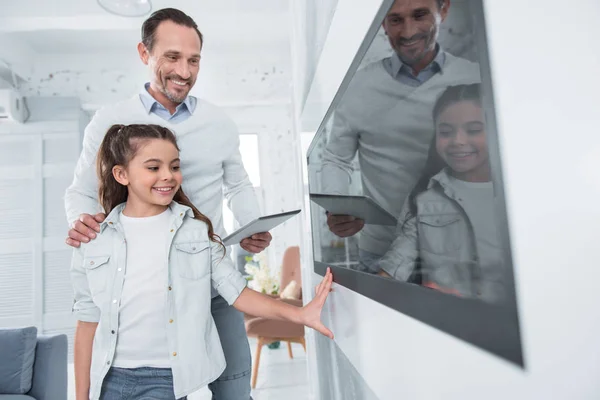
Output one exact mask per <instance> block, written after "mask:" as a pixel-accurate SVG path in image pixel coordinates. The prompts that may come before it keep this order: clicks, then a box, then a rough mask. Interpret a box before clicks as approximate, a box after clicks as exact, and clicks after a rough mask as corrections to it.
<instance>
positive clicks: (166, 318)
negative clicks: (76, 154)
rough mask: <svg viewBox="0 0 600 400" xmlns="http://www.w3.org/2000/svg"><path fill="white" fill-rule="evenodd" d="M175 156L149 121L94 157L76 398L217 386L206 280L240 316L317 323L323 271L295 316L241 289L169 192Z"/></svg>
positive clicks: (221, 253) (219, 361)
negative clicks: (99, 219) (95, 219)
mask: <svg viewBox="0 0 600 400" xmlns="http://www.w3.org/2000/svg"><path fill="white" fill-rule="evenodd" d="M179 164H180V161H179V149H178V148H177V143H176V140H175V136H174V135H173V133H171V131H169V130H168V129H166V128H163V127H160V126H158V125H128V126H123V125H114V126H113V127H111V128H110V129H109V131H108V133H107V134H106V136H105V137H104V140H103V141H102V144H101V146H100V150H99V153H98V174H99V181H100V187H99V196H100V203H101V204H102V206H103V208H104V210H105V211H106V213H108V216H107V217H106V220H105V221H104V222H103V223H102V224H101V228H100V229H101V230H100V234H99V235H98V237H97V238H96V239H95V240H94V241H92V242H90V243H87V244H83V245H82V247H81V248H80V249H76V250H75V252H74V256H73V263H72V267H71V278H72V282H73V286H74V289H75V304H74V306H73V310H74V312H75V317H76V319H77V320H78V322H77V329H76V331H75V386H76V391H77V399H86V400H87V399H92V400H97V399H99V398H101V399H106V400H109V399H110V400H113V399H115V400H116V399H125V398H136V399H141V398H145V399H146V398H153V399H157V398H159V399H175V398H183V397H184V396H186V395H187V394H189V393H191V392H194V391H196V390H198V389H199V388H200V387H202V386H204V385H206V384H208V383H209V382H212V381H214V380H215V379H216V378H218V377H219V376H220V375H221V373H222V372H223V369H224V368H225V358H224V356H223V351H222V348H221V343H220V341H219V336H218V334H217V330H216V327H215V325H214V321H213V319H212V316H211V313H210V298H211V294H210V290H211V283H212V285H213V286H214V287H215V288H216V289H217V291H218V292H219V294H220V295H221V296H223V297H224V298H225V299H226V300H227V301H228V302H229V303H230V304H233V306H234V307H235V308H237V309H238V310H240V311H243V312H248V313H250V314H252V315H256V316H263V317H266V318H271V319H283V320H291V321H294V322H297V323H300V324H304V325H307V326H310V327H313V328H314V329H316V330H318V331H319V332H321V333H323V334H325V335H327V336H329V337H333V335H332V333H331V332H330V331H329V330H328V329H327V328H326V327H325V326H324V325H323V324H322V323H321V321H320V313H321V307H322V306H323V303H324V302H325V299H326V298H327V294H328V293H329V288H330V287H331V272H330V271H328V272H327V274H326V276H325V278H324V280H323V282H322V283H321V284H320V285H319V287H318V288H317V295H316V297H315V299H314V300H313V301H312V302H310V303H309V304H308V305H306V306H305V307H303V308H296V307H293V306H291V305H288V304H286V303H283V302H280V301H276V300H274V299H272V298H270V297H268V296H264V295H261V294H260V293H257V292H254V291H252V290H249V289H246V281H245V279H244V278H243V277H242V276H241V274H240V273H239V272H238V271H237V270H236V269H235V268H234V267H233V264H232V262H231V260H230V259H229V258H228V257H226V256H225V247H224V246H223V244H222V243H221V242H220V241H219V238H218V236H216V235H215V234H214V233H213V228H212V224H211V222H210V220H209V219H208V218H206V217H205V216H204V215H203V214H201V213H200V211H198V209H197V208H196V207H194V206H193V205H192V203H191V202H190V201H189V200H188V198H187V197H186V195H185V194H184V193H183V191H182V190H181V182H182V176H181V171H180V169H179Z"/></svg>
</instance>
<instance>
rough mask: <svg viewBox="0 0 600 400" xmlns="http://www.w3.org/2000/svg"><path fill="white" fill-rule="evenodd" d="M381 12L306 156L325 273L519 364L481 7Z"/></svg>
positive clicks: (400, 3)
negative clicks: (330, 271)
mask: <svg viewBox="0 0 600 400" xmlns="http://www.w3.org/2000/svg"><path fill="white" fill-rule="evenodd" d="M383 7H385V8H386V9H387V12H386V13H385V17H384V18H383V21H374V24H377V25H381V28H380V30H379V32H378V33H377V34H376V35H371V37H369V38H367V39H366V40H369V41H370V42H371V45H370V46H369V49H368V50H367V51H366V53H364V54H358V55H357V58H356V59H355V62H354V65H355V66H357V67H354V68H355V69H356V72H355V73H354V75H353V77H352V79H351V81H350V83H349V84H348V85H347V86H346V87H343V88H341V89H340V92H338V96H337V97H336V101H335V104H334V105H332V107H331V109H330V111H329V112H328V114H327V116H326V117H325V120H324V121H323V122H322V124H321V126H320V128H319V130H318V132H317V134H316V136H315V138H314V139H313V143H312V145H311V149H310V151H309V154H308V175H309V176H308V179H309V191H310V193H311V219H312V232H313V246H314V249H313V252H314V258H315V268H316V271H317V272H319V273H322V272H323V270H324V268H325V267H326V266H332V267H333V268H334V275H335V276H336V281H338V283H341V284H344V285H346V286H348V287H349V288H351V289H353V290H356V291H358V292H360V293H362V294H364V295H367V296H369V297H371V298H374V299H376V300H378V301H381V302H383V303H385V304H387V305H389V306H391V307H394V308H396V309H398V310H399V311H402V312H405V313H407V314H410V315H411V316H413V317H416V318H418V319H420V320H422V321H424V322H426V323H429V324H431V325H433V326H436V327H438V328H440V329H443V330H445V331H446V332H448V333H450V334H453V335H455V336H458V337H460V338H462V339H464V340H467V341H469V342H471V343H473V344H476V345H479V346H480V347H482V348H485V349H487V350H489V351H492V352H494V353H496V354H498V355H500V356H502V357H504V358H507V359H509V360H511V361H513V362H515V363H517V364H522V363H523V360H522V352H521V345H520V339H519V326H518V316H517V309H516V298H515V290H514V278H513V270H512V261H511V254H510V244H509V237H508V226H507V224H508V223H507V217H506V211H505V204H504V195H503V192H504V186H503V182H502V176H501V163H500V155H499V149H498V142H497V140H498V135H499V133H498V132H497V131H496V126H495V117H494V105H493V96H492V90H493V85H492V82H491V77H490V72H489V65H488V64H489V62H488V57H487V50H488V49H487V43H486V38H485V29H484V21H483V15H484V14H483V9H482V4H481V1H480V0H463V1H452V2H449V1H443V0H439V1H438V0H411V1H409V0H396V1H386V2H384V5H383ZM382 15H383V14H382ZM340 94H341V95H340ZM424 299H425V300H424ZM425 303H427V304H429V306H427V305H426V304H425ZM428 307H430V308H428ZM481 324H488V325H487V326H486V327H482V326H481ZM489 324H492V325H489ZM495 328H498V329H495ZM494 329H495V330H494ZM500 332H502V334H499V333H500Z"/></svg>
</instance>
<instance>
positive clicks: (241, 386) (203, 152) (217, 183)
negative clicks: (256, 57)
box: [65, 8, 271, 400]
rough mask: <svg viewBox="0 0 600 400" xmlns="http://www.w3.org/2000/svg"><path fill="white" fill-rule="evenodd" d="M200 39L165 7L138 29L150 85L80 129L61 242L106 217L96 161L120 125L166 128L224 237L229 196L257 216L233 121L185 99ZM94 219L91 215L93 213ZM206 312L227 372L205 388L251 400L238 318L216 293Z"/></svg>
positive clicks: (193, 194) (187, 178)
mask: <svg viewBox="0 0 600 400" xmlns="http://www.w3.org/2000/svg"><path fill="white" fill-rule="evenodd" d="M202 43H203V38H202V34H201V33H200V31H199V30H198V28H197V25H196V23H195V22H194V21H193V19H192V18H190V17H189V16H188V15H186V14H184V13H183V12H181V11H179V10H176V9H172V8H168V9H163V10H159V11H157V12H155V13H154V14H152V15H151V16H150V17H149V18H148V19H147V20H146V21H145V22H144V24H143V26H142V42H141V43H140V44H139V45H138V52H139V56H140V58H141V60H142V62H143V63H144V64H146V65H147V66H148V67H149V69H150V71H151V76H152V80H151V82H149V83H147V84H146V85H145V87H144V88H143V90H142V91H141V93H140V94H138V95H136V96H134V97H133V98H131V99H129V100H126V101H123V102H121V103H118V104H115V105H112V106H108V107H105V108H103V109H101V110H99V111H98V112H97V113H96V114H95V116H94V118H93V119H92V121H91V122H90V124H89V125H88V126H87V127H86V129H85V136H84V140H83V151H82V153H81V156H80V158H79V161H78V163H77V167H76V170H75V177H74V180H73V183H72V184H71V186H70V187H69V188H68V189H67V192H66V195H65V208H66V212H67V218H68V220H69V222H70V223H71V226H72V229H71V230H70V231H69V237H68V239H67V244H69V245H71V246H73V247H78V246H79V245H80V243H81V242H88V241H89V240H93V239H94V238H95V236H96V233H95V232H99V227H100V226H99V223H100V222H102V221H103V220H104V218H105V215H104V214H103V213H101V212H99V211H101V210H100V209H99V204H98V201H97V197H98V181H97V178H96V169H95V159H96V153H97V151H98V148H99V146H100V143H101V141H102V139H103V137H104V135H105V133H106V131H107V129H108V128H109V127H110V126H111V125H113V124H114V123H119V124H132V123H142V124H159V125H162V126H165V127H167V128H169V129H171V130H172V131H173V132H174V133H175V134H176V136H177V139H178V144H179V147H180V148H181V154H180V155H181V169H182V173H183V176H184V182H183V190H184V191H185V193H186V194H187V195H188V196H190V199H191V200H192V202H193V203H194V205H196V206H197V207H198V208H199V209H200V210H201V211H202V212H203V213H204V214H205V215H207V216H208V217H209V218H210V219H211V221H212V223H213V226H214V229H215V233H217V234H218V235H220V236H221V237H224V236H223V235H224V234H225V230H224V227H223V215H222V203H223V195H224V196H225V197H226V198H227V199H228V202H229V207H230V208H231V209H232V211H233V213H234V215H235V217H236V219H237V220H238V222H239V223H240V224H242V225H243V224H246V223H247V222H249V221H251V220H253V219H254V218H257V217H259V216H260V214H259V206H258V202H257V199H256V196H255V193H254V189H253V188H252V184H251V183H250V181H249V179H248V175H247V174H246V171H245V170H244V166H243V164H242V159H241V155H240V153H239V148H238V147H239V136H238V133H237V130H236V127H235V125H234V123H233V122H232V121H231V120H230V119H229V118H228V117H227V116H226V115H225V114H224V113H223V112H222V111H221V110H219V109H218V108H217V107H215V106H213V105H212V104H210V103H207V102H205V101H203V100H200V99H197V98H195V97H192V96H189V95H188V93H189V91H190V89H191V88H192V87H193V86H194V83H195V82H196V78H197V76H198V71H199V67H200V51H201V49H202ZM92 214H95V215H92ZM270 241H271V235H270V234H269V233H262V234H257V235H254V236H252V237H251V238H246V239H244V240H243V241H242V242H241V246H242V247H243V248H244V249H245V250H247V251H249V252H252V253H259V252H261V251H262V250H264V249H265V248H266V247H267V246H269V243H270ZM212 314H213V317H214V320H215V323H216V326H217V329H218V332H219V336H220V338H221V342H222V345H223V350H224V352H225V358H226V361H227V368H226V370H225V371H224V372H223V375H222V376H221V377H220V378H219V379H217V380H216V381H215V382H213V383H211V384H209V388H210V390H211V391H212V392H213V398H215V399H228V400H229V399H231V400H238V399H239V400H247V399H249V398H250V365H251V359H250V349H249V346H248V340H247V337H246V331H245V328H244V321H243V317H242V315H241V313H239V312H238V311H236V310H235V309H234V308H233V307H230V306H229V305H228V304H227V303H226V301H225V300H224V299H223V298H222V297H221V296H217V295H216V291H214V289H213V300H212Z"/></svg>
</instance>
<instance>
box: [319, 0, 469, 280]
mask: <svg viewBox="0 0 600 400" xmlns="http://www.w3.org/2000/svg"><path fill="white" fill-rule="evenodd" d="M449 7H450V0H396V1H395V2H394V4H393V5H392V7H391V9H390V10H389V12H388V13H387V15H386V17H385V20H384V22H383V29H384V30H385V33H386V35H387V36H388V39H389V42H390V45H391V46H392V48H393V50H394V55H392V56H391V57H389V58H385V59H383V60H381V61H377V62H374V63H371V64H369V65H367V66H366V67H364V68H363V69H362V70H360V71H358V72H357V73H356V75H355V76H354V78H353V80H352V82H351V83H350V85H349V87H348V89H347V91H346V93H345V95H344V98H343V99H342V101H341V102H340V105H339V106H338V108H337V109H336V111H335V114H334V120H333V127H332V129H331V136H330V138H329V141H328V143H327V146H326V148H325V151H324V155H323V169H322V190H321V191H322V192H324V193H334V194H348V191H349V184H350V176H351V175H350V174H351V173H352V162H353V159H354V157H355V155H356V153H357V152H358V161H359V165H360V171H361V177H362V186H363V193H364V195H366V196H369V197H371V198H373V199H374V200H375V201H376V202H378V203H379V204H380V205H382V206H383V207H384V208H385V209H387V210H389V211H390V212H392V213H393V214H394V215H396V216H398V215H399V214H400V210H401V208H402V205H403V203H404V200H405V198H406V196H407V195H408V193H409V192H410V190H411V189H412V187H413V185H414V184H415V183H416V180H417V178H418V176H419V174H420V173H421V169H422V168H423V166H424V165H425V160H426V158H427V152H428V148H429V145H430V143H431V140H432V138H433V134H434V129H433V128H434V126H433V120H432V116H431V112H432V107H433V104H434V103H435V100H436V98H437V96H438V95H439V94H441V92H443V91H444V89H445V88H446V87H447V86H450V85H456V84H463V83H464V84H467V83H475V82H479V68H478V66H477V64H475V63H472V62H470V61H467V60H465V59H461V58H458V57H455V56H453V55H451V54H449V53H446V52H445V51H443V49H441V48H440V46H439V44H438V43H437V38H438V34H439V29H440V24H441V23H442V22H443V21H444V20H445V18H446V16H447V15H448V9H449ZM327 224H328V226H329V229H330V230H331V231H332V232H333V233H335V234H336V235H338V236H341V237H347V236H352V235H354V234H356V233H357V232H359V231H361V230H362V232H361V236H360V240H359V257H360V264H361V269H362V270H364V271H368V272H377V271H376V267H375V263H376V261H378V260H379V258H381V256H382V255H383V254H385V252H386V251H387V249H388V248H389V246H390V244H391V243H392V241H393V240H394V237H395V235H394V227H391V226H390V227H386V226H378V225H366V226H365V227H364V229H363V226H364V221H362V220H360V219H358V218H354V217H352V216H336V215H328V217H327Z"/></svg>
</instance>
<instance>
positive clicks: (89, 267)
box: [83, 255, 110, 299]
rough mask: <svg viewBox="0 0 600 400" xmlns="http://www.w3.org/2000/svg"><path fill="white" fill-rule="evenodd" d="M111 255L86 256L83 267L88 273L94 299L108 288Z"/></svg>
mask: <svg viewBox="0 0 600 400" xmlns="http://www.w3.org/2000/svg"><path fill="white" fill-rule="evenodd" d="M109 261H110V256H109V255H105V256H86V257H84V259H83V268H84V269H85V272H86V275H87V281H88V286H89V288H90V293H91V294H92V297H93V298H94V299H96V298H97V296H98V295H99V294H101V293H103V292H105V291H106V289H107V288H108V285H109V282H108V280H109V279H108V278H109V275H110V274H109V265H110V264H109Z"/></svg>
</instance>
